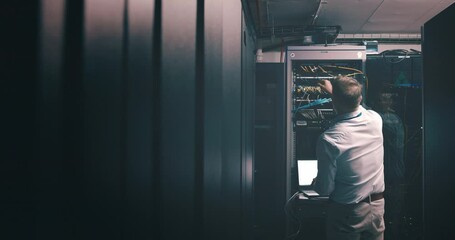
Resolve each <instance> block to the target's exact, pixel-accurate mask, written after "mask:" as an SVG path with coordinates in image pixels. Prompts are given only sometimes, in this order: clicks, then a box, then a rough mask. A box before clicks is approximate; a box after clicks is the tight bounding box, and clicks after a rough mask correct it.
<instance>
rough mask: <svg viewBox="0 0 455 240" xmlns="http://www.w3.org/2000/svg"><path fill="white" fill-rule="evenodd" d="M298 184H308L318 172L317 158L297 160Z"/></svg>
mask: <svg viewBox="0 0 455 240" xmlns="http://www.w3.org/2000/svg"><path fill="white" fill-rule="evenodd" d="M297 170H298V176H299V186H310V185H311V182H313V178H315V177H316V176H317V174H318V160H298V161H297Z"/></svg>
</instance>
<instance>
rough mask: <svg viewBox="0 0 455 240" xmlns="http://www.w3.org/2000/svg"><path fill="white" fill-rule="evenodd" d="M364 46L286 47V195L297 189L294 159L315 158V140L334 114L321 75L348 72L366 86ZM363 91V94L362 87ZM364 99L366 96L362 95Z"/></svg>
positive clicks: (328, 75) (325, 76)
mask: <svg viewBox="0 0 455 240" xmlns="http://www.w3.org/2000/svg"><path fill="white" fill-rule="evenodd" d="M365 61H366V47H365V46H356V45H313V46H289V47H288V48H287V51H286V81H287V90H286V94H287V96H286V99H287V100H286V114H287V115H286V136H287V137H286V141H287V143H286V161H287V162H286V166H287V167H286V176H287V179H286V186H287V189H286V195H287V196H288V197H290V196H291V195H292V193H294V192H296V191H297V189H298V184H297V169H296V167H297V160H310V159H316V141H317V138H318V137H319V135H320V134H321V133H322V132H323V131H324V129H325V127H326V126H328V125H329V124H330V121H331V119H332V118H333V117H334V116H335V111H334V109H333V105H332V103H331V98H330V95H328V94H327V93H326V92H324V91H323V90H322V89H321V88H320V87H319V86H318V84H317V83H318V81H319V80H321V79H332V78H335V77H336V76H338V75H344V76H351V77H354V78H355V79H357V80H358V81H359V82H360V83H361V84H363V85H364V86H366V87H367V84H368V82H367V78H366V76H365V74H364V72H365ZM366 87H364V92H363V95H365V92H366V91H365V89H366ZM364 99H365V96H364Z"/></svg>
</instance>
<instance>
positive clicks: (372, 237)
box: [326, 199, 385, 240]
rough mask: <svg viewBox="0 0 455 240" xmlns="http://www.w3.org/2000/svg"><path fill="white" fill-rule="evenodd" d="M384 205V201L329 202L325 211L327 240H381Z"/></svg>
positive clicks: (383, 225) (382, 237)
mask: <svg viewBox="0 0 455 240" xmlns="http://www.w3.org/2000/svg"><path fill="white" fill-rule="evenodd" d="M384 204H385V201H384V199H380V200H376V201H373V202H370V203H365V202H361V203H357V204H339V203H336V202H333V201H331V202H330V203H329V206H328V210H327V225H326V231H327V239H328V240H383V239H384V230H385V224H384Z"/></svg>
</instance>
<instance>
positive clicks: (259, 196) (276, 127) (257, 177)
mask: <svg viewBox="0 0 455 240" xmlns="http://www.w3.org/2000/svg"><path fill="white" fill-rule="evenodd" d="M285 85H286V80H285V66H284V63H258V64H256V89H255V105H256V107H255V136H254V138H255V143H254V148H255V149H254V203H255V205H254V207H255V211H254V225H255V229H254V230H255V239H284V238H285V235H286V228H285V227H286V226H285V223H286V219H285V214H284V210H283V208H284V205H285V203H286V160H285V156H286V149H285V145H284V143H285V126H284V122H285V116H286V113H285V97H284V96H285V92H284V89H285Z"/></svg>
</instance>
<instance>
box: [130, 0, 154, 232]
mask: <svg viewBox="0 0 455 240" xmlns="http://www.w3.org/2000/svg"><path fill="white" fill-rule="evenodd" d="M125 10H126V11H127V16H126V18H125V19H127V23H128V25H127V26H126V29H125V33H124V43H123V47H124V48H125V47H126V50H124V54H125V55H124V59H123V61H124V64H125V72H124V73H123V74H124V76H126V79H127V84H126V86H125V87H126V89H125V91H126V96H125V97H126V99H127V100H126V108H127V112H126V116H127V118H126V127H127V133H126V139H125V141H126V160H127V161H126V164H125V187H126V193H125V198H126V202H125V204H126V205H125V212H126V214H125V239H147V238H150V236H153V234H154V233H155V231H154V230H156V229H155V228H154V227H150V226H151V225H153V222H152V219H153V217H154V212H153V198H154V197H156V194H153V193H152V191H153V190H152V189H153V188H152V186H153V185H152V181H153V180H152V179H153V176H152V172H153V169H152V166H153V165H152V161H154V160H156V159H155V158H154V152H153V150H152V149H153V140H154V137H156V136H155V135H154V134H153V128H152V127H153V124H154V123H155V122H154V115H153V114H154V107H153V101H154V97H155V96H154V94H152V93H153V84H154V82H156V81H157V76H156V74H157V71H156V69H155V68H154V66H153V60H154V58H156V57H155V54H156V53H155V52H154V51H153V44H154V41H153V39H154V27H153V24H154V17H155V15H154V11H155V2H154V1H144V0H128V5H127V9H125ZM125 36H126V38H125ZM153 226H154V225H153Z"/></svg>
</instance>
